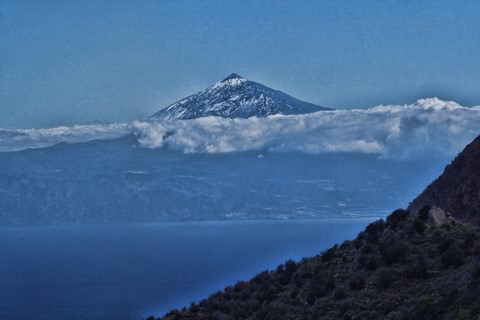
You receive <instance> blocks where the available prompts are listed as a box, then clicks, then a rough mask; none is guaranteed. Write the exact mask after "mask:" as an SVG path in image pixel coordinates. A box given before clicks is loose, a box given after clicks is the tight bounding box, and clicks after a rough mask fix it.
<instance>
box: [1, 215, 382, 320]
mask: <svg viewBox="0 0 480 320" xmlns="http://www.w3.org/2000/svg"><path fill="white" fill-rule="evenodd" d="M374 219H375V218H372V217H370V218H363V219H353V218H350V219H316V220H285V221H279V220H263V221H262V220H261V221H223V222H222V221H219V222H172V223H150V224H117V225H84V226H55V227H4V228H0V319H2V320H10V319H24V320H29V319H35V320H42V319H48V320H57V319H58V320H60V319H61V320H65V319H70V320H87V319H88V320H97V319H112V320H114V319H117V320H123V319H125V320H126V319H143V318H145V317H147V316H148V315H156V316H160V315H163V314H164V313H165V312H167V311H169V310H170V309H172V308H180V307H182V306H183V305H189V304H190V302H192V301H198V300H199V299H201V298H206V297H207V296H208V295H209V294H211V293H213V292H214V291H216V290H220V289H223V288H224V287H225V286H226V285H229V284H234V283H235V282H236V281H237V280H247V279H249V278H251V277H252V276H254V275H255V274H256V273H258V272H260V271H263V270H266V269H274V268H275V267H276V266H277V265H278V264H280V263H283V262H284V261H285V260H287V259H289V258H293V259H295V260H299V259H301V258H302V257H307V256H313V255H316V254H318V253H320V252H321V251H322V250H324V249H326V248H328V247H330V246H331V245H333V244H335V243H341V242H343V240H345V239H352V238H354V237H355V236H356V235H357V234H358V232H359V231H361V230H362V229H363V228H364V227H365V226H366V225H367V224H368V223H369V222H371V221H372V220H374Z"/></svg>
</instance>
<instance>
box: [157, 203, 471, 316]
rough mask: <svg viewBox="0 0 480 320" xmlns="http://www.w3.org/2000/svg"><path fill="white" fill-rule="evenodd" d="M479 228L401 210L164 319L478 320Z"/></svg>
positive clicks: (436, 213) (435, 212) (438, 212)
mask: <svg viewBox="0 0 480 320" xmlns="http://www.w3.org/2000/svg"><path fill="white" fill-rule="evenodd" d="M478 315H480V231H479V229H477V228H475V227H473V226H471V225H468V224H463V223H459V222H457V221H456V220H453V219H450V218H447V217H446V216H445V215H444V214H443V212H442V211H441V210H438V209H436V208H434V209H432V210H430V211H428V210H427V209H425V210H423V212H422V215H420V216H417V217H412V216H409V215H408V212H407V211H405V210H397V211H395V212H394V213H392V215H390V216H389V217H388V219H387V221H383V220H380V221H377V222H374V223H372V224H370V225H369V226H368V227H367V228H366V229H365V231H364V232H361V233H360V234H359V235H358V237H357V238H356V239H355V240H353V241H345V242H344V243H343V244H341V245H340V246H335V247H333V248H331V249H329V250H327V251H325V252H323V253H322V254H321V255H318V256H316V257H313V258H309V259H304V260H302V261H301V262H299V263H295V262H293V261H287V262H286V263H285V264H284V265H280V266H278V268H277V269H276V270H275V271H265V272H262V273H260V274H258V275H257V276H255V277H254V278H253V279H251V280H250V281H246V282H238V283H237V284H235V285H234V286H232V287H227V288H225V290H224V291H222V292H218V293H215V294H213V295H212V296H210V297H209V298H208V299H205V300H202V301H200V302H199V303H198V304H192V305H191V306H190V307H189V308H188V309H183V310H181V311H179V310H174V311H172V312H170V313H168V314H167V315H166V316H165V317H164V318H161V319H272V320H273V319H477V316H478Z"/></svg>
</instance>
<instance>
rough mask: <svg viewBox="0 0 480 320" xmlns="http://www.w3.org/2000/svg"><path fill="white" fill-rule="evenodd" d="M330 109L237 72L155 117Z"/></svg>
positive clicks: (239, 115)
mask: <svg viewBox="0 0 480 320" xmlns="http://www.w3.org/2000/svg"><path fill="white" fill-rule="evenodd" d="M321 110H329V109H328V108H323V107H320V106H317V105H314V104H311V103H308V102H304V101H301V100H298V99H296V98H294V97H291V96H289V95H287V94H285V93H283V92H281V91H278V90H274V89H271V88H268V87H266V86H264V85H262V84H260V83H256V82H253V81H250V80H247V79H245V78H243V77H241V76H239V75H237V74H235V73H233V74H231V75H230V76H228V77H227V78H225V79H223V80H222V81H220V82H218V83H216V84H215V85H213V86H211V87H209V88H207V89H205V90H203V91H201V92H198V93H196V94H193V95H191V96H188V97H186V98H184V99H182V100H180V101H178V102H175V103H174V104H172V105H170V106H168V107H166V108H165V109H162V110H160V111H158V112H157V113H155V114H154V115H152V116H151V119H167V120H183V119H195V118H200V117H207V116H218V117H224V118H249V117H252V116H257V117H266V116H269V115H273V114H303V113H311V112H316V111H321Z"/></svg>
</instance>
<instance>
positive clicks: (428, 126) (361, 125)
mask: <svg viewBox="0 0 480 320" xmlns="http://www.w3.org/2000/svg"><path fill="white" fill-rule="evenodd" d="M128 133H134V134H135V135H136V136H137V139H138V142H139V143H140V145H142V146H143V147H147V148H164V149H167V150H177V151H182V152H185V153H226V152H241V151H249V150H258V151H262V152H287V151H299V152H306V153H327V152H361V153H373V154H379V155H381V156H383V157H386V158H394V159H418V158H426V157H443V156H454V155H455V154H457V153H458V152H459V151H461V150H462V148H463V147H464V146H465V145H466V144H467V143H469V142H470V141H471V140H473V138H475V137H476V136H477V135H479V134H480V106H479V107H470V108H466V107H462V106H460V105H458V104H457V103H455V102H445V101H442V100H439V99H436V98H432V99H422V100H418V101H417V103H415V104H413V105H406V106H399V105H387V106H377V107H373V108H370V109H356V110H335V111H321V112H317V113H313V114H307V115H292V116H282V115H277V116H270V117H268V118H255V117H254V118H249V119H224V118H217V117H207V118H199V119H195V120H183V121H158V122H148V121H134V122H132V123H130V124H112V125H90V126H75V127H69V128H67V127H63V128H54V129H40V130H34V129H31V130H11V131H8V130H3V131H1V130H0V151H8V150H20V149H24V148H26V147H45V146H48V145H52V144H54V143H58V142H62V141H66V142H82V141H88V140H92V139H111V138H115V137H120V136H122V135H125V134H128Z"/></svg>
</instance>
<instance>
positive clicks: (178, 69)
mask: <svg viewBox="0 0 480 320" xmlns="http://www.w3.org/2000/svg"><path fill="white" fill-rule="evenodd" d="M479 13H480V2H479V1H407V0H404V1H382V2H380V1H359V0H357V1H281V0H275V1H248V0H246V1H218V0H217V1H194V0H191V1H182V0H175V1H148V0H144V1H133V0H132V1H119V0H116V1H60V0H59V1H47V0H43V1H21V0H15V1H1V0H0V127H3V128H26V127H50V126H57V125H62V124H64V125H72V124H75V123H82V122H88V121H92V120H96V119H106V120H110V121H115V122H116V121H129V120H133V119H135V118H138V117H141V116H145V115H150V114H152V113H154V112H155V111H157V110H158V109H160V108H162V107H165V106H167V105H168V104H170V103H172V102H174V101H176V100H178V99H180V98H183V97H184V96H186V95H189V94H191V93H194V92H196V91H198V90H201V89H203V88H205V87H207V86H209V85H211V84H213V83H215V82H217V81H219V80H221V79H222V78H224V77H226V76H227V75H229V74H230V73H232V72H236V73H239V74H240V75H243V76H244V77H246V78H249V79H251V80H254V81H257V82H261V83H263V84H265V85H267V86H270V87H273V88H275V89H279V90H282V91H284V92H286V93H289V94H291V95H293V96H295V97H297V98H300V99H302V100H306V101H309V102H313V103H317V104H320V105H323V106H326V107H332V108H353V107H370V106H373V105H376V104H390V103H395V104H404V103H411V102H414V101H415V100H417V99H418V98H421V97H431V96H438V97H439V98H442V99H446V100H455V101H457V102H459V103H460V104H462V105H467V106H469V105H480V90H478V88H480V76H479V74H480V59H478V52H479V51H480V19H478V15H479Z"/></svg>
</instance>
